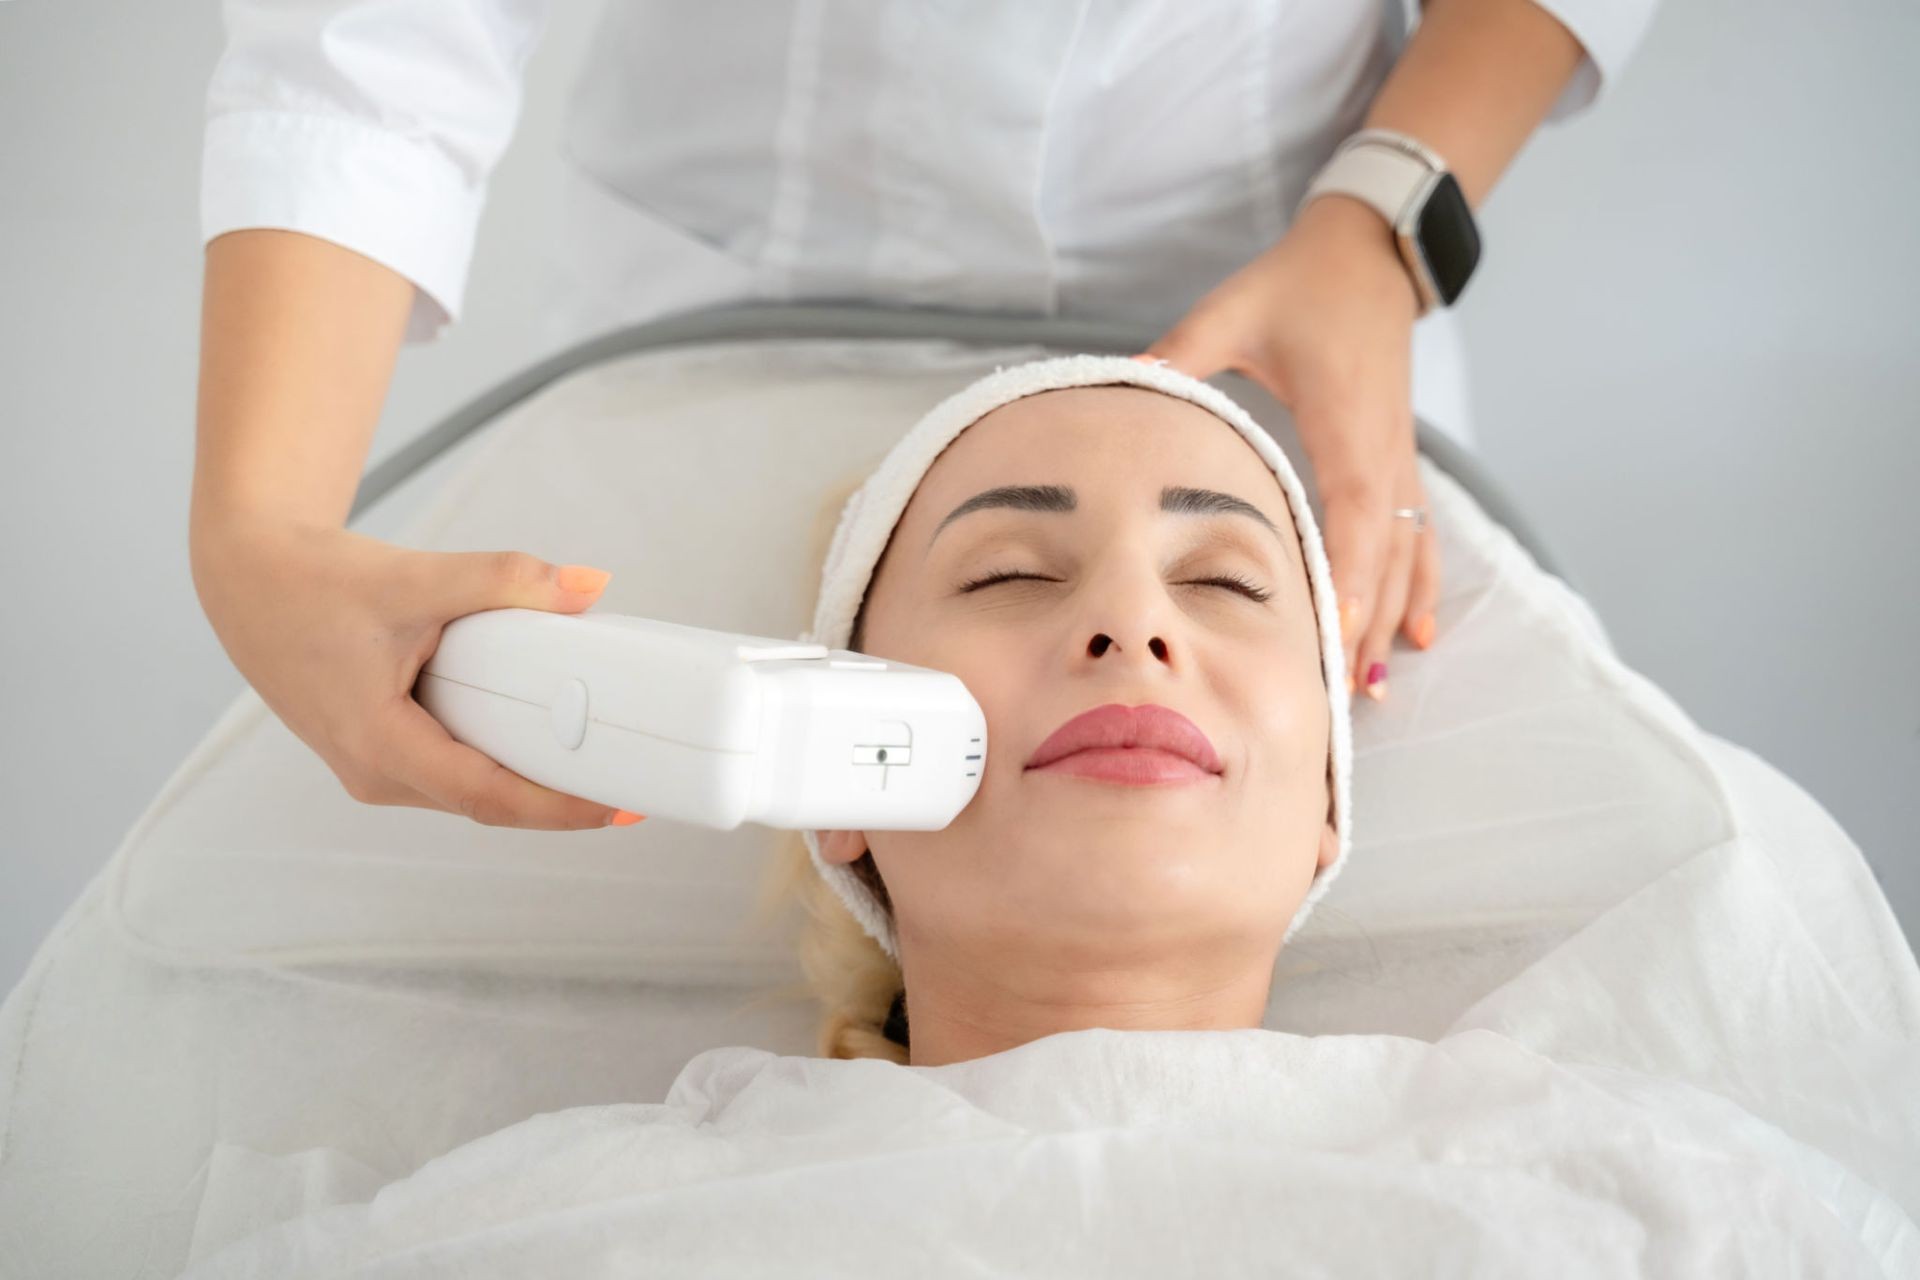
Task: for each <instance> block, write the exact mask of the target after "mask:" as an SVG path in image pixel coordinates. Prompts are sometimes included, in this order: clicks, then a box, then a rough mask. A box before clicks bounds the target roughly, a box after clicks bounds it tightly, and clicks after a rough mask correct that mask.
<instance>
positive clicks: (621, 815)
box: [607, 809, 647, 827]
mask: <svg viewBox="0 0 1920 1280" xmlns="http://www.w3.org/2000/svg"><path fill="white" fill-rule="evenodd" d="M646 820H647V815H646V814H644V813H628V812H627V811H626V810H625V809H615V810H614V811H613V817H612V818H611V819H610V820H609V822H608V824H607V825H608V826H613V827H630V826H632V825H633V824H634V823H636V822H645V821H646Z"/></svg>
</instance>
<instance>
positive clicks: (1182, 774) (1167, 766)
mask: <svg viewBox="0 0 1920 1280" xmlns="http://www.w3.org/2000/svg"><path fill="white" fill-rule="evenodd" d="M1027 768H1029V769H1046V770H1048V771H1050V772H1054V773H1070V774H1075V775H1078V776H1081V777H1089V778H1102V779H1106V780H1108V781H1113V782H1125V783H1130V784H1133V785H1136V786H1139V785H1147V784H1152V783H1159V782H1174V781H1181V780H1186V779H1198V778H1205V777H1208V776H1211V775H1215V774H1218V773H1220V772H1221V771H1222V768H1221V764H1220V755H1219V753H1218V752H1216V751H1215V750H1214V749H1213V743H1212V742H1211V741H1209V740H1208V738H1207V735H1206V734H1204V733H1202V732H1200V727H1199V726H1198V725H1196V724H1194V722H1193V721H1191V720H1189V719H1187V718H1186V717H1185V716H1183V715H1181V714H1180V713H1179V712H1177V711H1173V710H1171V709H1169V708H1167V707H1162V706H1157V705H1155V704H1153V703H1146V704H1144V705H1142V706H1138V707H1129V706H1127V705H1125V704H1124V703H1119V702H1109V703H1107V704H1106V705H1104V706H1099V707H1095V708H1094V709H1093V710H1091V711H1086V712H1082V713H1081V714H1080V715H1077V716H1075V717H1074V718H1073V719H1071V720H1069V721H1067V722H1066V723H1065V724H1063V725H1061V726H1060V727H1059V728H1058V729H1055V730H1054V731H1053V733H1052V734H1051V735H1050V736H1049V737H1048V738H1047V740H1046V741H1045V742H1042V743H1041V744H1040V746H1039V748H1038V749H1037V750H1036V751H1035V752H1034V753H1033V757H1032V758H1031V759H1029V760H1028V761H1027Z"/></svg>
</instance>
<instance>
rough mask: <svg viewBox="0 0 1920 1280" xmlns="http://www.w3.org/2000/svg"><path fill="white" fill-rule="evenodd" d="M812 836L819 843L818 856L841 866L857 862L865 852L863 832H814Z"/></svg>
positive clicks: (865, 845)
mask: <svg viewBox="0 0 1920 1280" xmlns="http://www.w3.org/2000/svg"><path fill="white" fill-rule="evenodd" d="M813 835H814V838H815V839H816V840H818V841H819V842H820V856H821V857H822V858H824V859H826V860H827V861H828V862H831V863H835V864H838V865H841V866H844V865H846V864H847V863H849V862H858V861H859V860H860V855H861V854H863V853H865V852H866V851H867V833H866V832H864V831H816V832H814V833H813Z"/></svg>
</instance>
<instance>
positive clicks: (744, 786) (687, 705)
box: [414, 609, 987, 831]
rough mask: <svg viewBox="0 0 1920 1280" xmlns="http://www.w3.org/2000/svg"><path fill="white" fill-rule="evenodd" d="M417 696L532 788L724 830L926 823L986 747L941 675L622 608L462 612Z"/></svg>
mask: <svg viewBox="0 0 1920 1280" xmlns="http://www.w3.org/2000/svg"><path fill="white" fill-rule="evenodd" d="M414 696H415V698H417V699H418V701H419V702H420V705H422V706H423V707H425V708H426V709H427V710H428V711H429V712H430V713H431V714H432V715H433V716H434V718H435V719H437V720H439V721H440V723H441V724H443V725H445V726H446V728H447V731H448V732H449V733H450V734H452V736H453V737H454V738H455V739H456V740H458V741H460V742H463V743H465V744H467V745H468V746H470V747H473V748H475V749H476V750H478V751H481V752H483V753H485V754H486V755H488V756H490V757H492V758H493V759H495V760H497V761H499V762H500V763H501V764H503V765H506V766H507V767H508V768H509V769H512V770H514V771H515V772H516V773H519V774H521V775H522V776H524V777H527V778H531V779H532V780H533V781H535V782H538V783H540V784H541V785H543V786H547V787H552V788H553V789H554V790H556V791H563V792H566V793H567V794H569V795H575V796H580V797H583V798H585V799H588V800H593V801H597V802H599V803H600V804H606V805H614V806H617V807H618V808H622V809H626V810H628V811H630V812H633V813H640V814H645V815H646V816H647V817H649V818H654V817H660V818H671V819H674V820H676V821H681V822H690V823H694V824H697V825H699V826H704V827H714V828H718V829H720V830H723V831H724V830H731V829H733V828H734V827H736V826H738V825H739V824H740V823H742V822H757V823H760V824H762V825H764V826H768V827H780V828H786V829H789V830H796V831H798V830H825V829H830V828H842V829H852V830H881V831H889V830H891V831H937V830H939V829H941V828H942V827H945V826H946V825H947V824H948V823H949V822H951V821H953V819H954V817H955V816H956V815H958V814H959V812H960V811H961V810H962V809H964V808H966V806H967V804H968V802H969V801H971V800H972V799H973V795H974V792H975V791H977V790H978V789H979V787H980V777H981V775H982V774H983V773H984V772H985V765H986V757H987V722H986V717H985V716H984V715H983V714H982V713H981V711H980V706H979V704H978V703H977V702H975V701H974V698H973V695H972V694H970V693H969V692H967V688H966V686H965V685H964V684H962V683H961V681H960V678H959V677H958V676H955V675H953V674H951V673H949V672H945V671H934V670H931V669H929V668H926V667H916V666H911V665H909V664H907V663H902V662H893V661H889V660H886V659H882V658H875V657H870V656H868V655H866V654H862V653H855V652H853V651H852V650H850V649H831V650H830V649H828V648H826V647H825V646H824V645H818V644H808V643H805V642H801V641H793V640H774V639H767V638H765V637H762V636H750V635H740V634H736V633H733V632H726V631H709V630H706V629H704V628H701V627H690V626H683V625H681V624H679V623H673V622H660V621H656V620H654V619H650V618H636V617H630V616H626V615H622V614H610V613H595V612H592V611H588V612H586V613H578V614H562V613H546V612H542V611H540V610H537V609H489V610H485V611H483V612H480V613H473V614H468V615H466V616H465V617H461V618H456V619H454V620H453V621H452V622H450V623H448V624H447V625H446V626H445V627H444V628H442V630H441V635H440V645H439V648H438V649H437V650H435V652H434V654H433V656H432V658H430V659H428V661H427V663H426V664H425V665H424V666H423V667H422V668H421V669H420V675H419V678H418V680H417V681H416V682H415V685H414Z"/></svg>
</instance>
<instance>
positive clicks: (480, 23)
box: [200, 0, 550, 343]
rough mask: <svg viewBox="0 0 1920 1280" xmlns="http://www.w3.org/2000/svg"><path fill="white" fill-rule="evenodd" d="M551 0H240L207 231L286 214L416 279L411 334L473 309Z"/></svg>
mask: <svg viewBox="0 0 1920 1280" xmlns="http://www.w3.org/2000/svg"><path fill="white" fill-rule="evenodd" d="M549 2H550V0H464V2H456V0H226V3H225V5H224V10H225V15H226V32H227V42H226V47H225V49H224V50H223V51H222V53H221V56H220V60H219V62H218V64H217V65H216V66H215V68H214V71H213V77H212V80H211V81H210V83H209V84H208V88H207V106H206V111H207V119H206V134H205V138H204V142H203V150H202V157H201V173H200V232H201V243H202V244H203V245H204V244H205V243H206V242H207V241H209V240H212V239H213V238H214V237H215V236H218V235H220V234H222V233H224V232H227V231H233V230H237V229H239V228H242V227H281V228H286V229H288V230H293V231H300V232H304V233H306V234H308V235H313V236H318V237H320V238H321V239H325V240H330V241H332V242H334V243H335V244H339V245H343V246H345V247H346V248H349V249H352V250H353V251H354V252H356V253H360V254H363V255H365V256H366V257H369V258H372V259H373V260H374V261H376V262H379V263H381V264H382V265H384V266H387V267H390V268H392V269H393V270H394V271H397V272H399V273H400V274H401V275H403V276H405V277H407V278H408V279H409V280H411V281H413V284H414V298H413V310H412V313H411V315H410V316H409V318H408V321H407V333H406V341H407V342H409V343H418V342H429V341H431V340H432V339H434V338H435V337H437V336H438V335H439V333H440V331H441V330H442V329H443V328H444V327H446V326H447V325H449V324H452V323H454V322H455V321H457V320H458V319H459V316H460V309H461V302H462V299H463V296H464V294H465V291H466V284H467V272H468V268H469V266H470V265H471V262H472V257H473V245H474V234H475V231H476V229H477V227H478V225H479V221H480V211H481V208H482V206H483V205H484V203H485V200H486V189H487V180H488V177H489V175H490V174H491V173H492V171H493V167H494V165H495V164H497V163H498V162H499V159H500V156H501V154H502V153H503V152H504V151H505V150H506V147H507V143H508V142H509V141H510V140H511V139H512V136H513V130H514V126H515V125H516V124H517V123H518V120H519V114H520V101H521V96H522V83H521V77H522V72H523V70H524V68H525V66H526V62H527V59H528V58H529V57H530V56H531V55H532V52H533V49H534V46H535V45H536V44H537V43H538V42H539V39H540V35H541V33H542V31H543V30H544V27H545V22H546V16H547V6H548V4H549Z"/></svg>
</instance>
